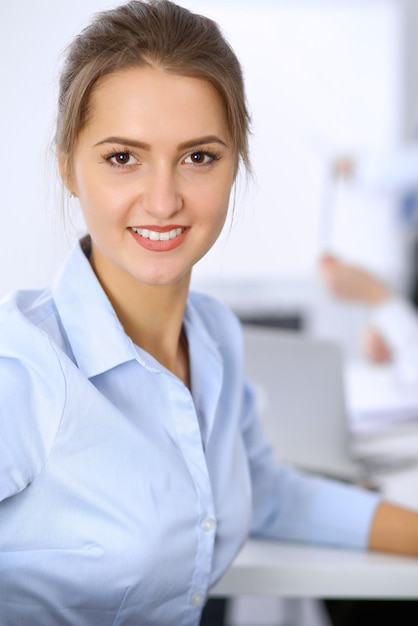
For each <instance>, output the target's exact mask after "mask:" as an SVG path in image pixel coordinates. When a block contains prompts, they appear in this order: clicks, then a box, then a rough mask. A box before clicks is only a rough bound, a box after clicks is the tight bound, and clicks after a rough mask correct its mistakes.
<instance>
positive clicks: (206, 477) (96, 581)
mask: <svg viewBox="0 0 418 626" xmlns="http://www.w3.org/2000/svg"><path fill="white" fill-rule="evenodd" d="M184 328H185V332H186V335H187V338H188V342H189V348H190V360H191V386H192V392H191V393H190V392H189V390H188V389H187V388H186V387H185V386H184V385H183V383H182V382H181V381H180V380H179V379H177V378H176V377H175V376H174V375H173V374H172V373H171V372H169V371H167V370H166V369H165V368H164V367H162V366H161V365H160V364H159V363H158V362H156V361H155V360H154V359H153V358H152V357H151V356H150V355H149V354H147V353H145V352H144V351H143V350H141V349H140V348H138V347H137V346H135V345H134V344H133V342H132V341H131V340H130V338H129V337H128V336H127V335H126V334H125V332H124V330H123V328H122V326H121V324H120V322H119V320H118V318H117V317H116V314H115V312H114V310H113V308H112V306H111V304H110V302H109V300H108V299H107V297H106V295H105V293H104V292H103V290H102V288H101V286H100V284H99V282H98V280H97V279H96V277H95V274H94V272H93V271H92V269H91V266H90V264H89V262H88V260H87V259H86V257H85V256H84V254H83V252H82V251H81V248H80V247H79V246H77V247H76V248H75V249H74V251H73V253H72V254H71V255H70V257H69V259H68V261H67V263H66V265H65V266H64V268H63V270H62V272H61V274H60V276H59V277H58V279H57V281H56V282H55V284H54V286H53V288H52V289H51V290H47V291H39V292H38V291H22V292H17V293H16V294H14V295H13V296H11V297H10V298H8V299H6V301H5V302H4V303H3V304H2V306H1V308H0V329H1V330H0V623H1V626H16V624H31V626H61V625H68V626H108V625H109V626H110V625H112V626H120V625H124V626H134V625H135V626H138V624H140V625H141V626H172V625H173V624H176V625H179V626H180V625H181V626H192V625H193V626H196V625H197V624H198V623H199V618H200V613H201V609H202V605H203V603H204V601H205V599H206V596H207V593H208V589H209V588H210V586H211V585H213V584H214V582H215V581H216V580H217V579H218V578H219V577H220V576H221V575H222V574H223V573H224V572H225V570H226V569H227V567H228V566H229V565H230V563H231V561H232V560H233V558H234V556H235V555H236V554H237V552H238V550H239V549H240V547H241V546H242V544H243V542H244V541H245V539H246V538H247V536H248V535H249V533H252V534H254V535H259V536H263V537H277V538H281V539H289V540H296V541H306V542H314V543H324V544H333V545H340V546H344V547H353V548H364V547H365V544H366V541H367V533H368V529H369V525H370V521H371V518H372V516H373V513H374V509H375V507H376V504H377V501H378V498H377V496H376V495H374V494H371V493H368V492H363V491H361V490H359V489H356V488H352V487H347V486H344V485H340V484H338V483H335V482H331V481H328V480H325V479H322V478H317V477H309V476H307V475H303V474H301V473H298V472H296V471H294V470H292V469H291V468H289V467H286V466H277V465H276V464H275V463H274V462H273V458H272V453H271V451H270V448H269V446H268V445H267V443H266V442H265V440H264V438H263V435H262V433H261V432H260V427H259V424H258V422H257V420H256V417H255V415H254V404H255V403H254V396H253V392H252V390H251V388H250V387H249V385H247V384H246V383H245V381H244V380H243V368H242V363H243V354H242V340H241V329H240V325H239V323H238V321H237V319H236V318H235V316H234V315H233V314H232V313H231V312H229V311H228V310H227V309H226V308H225V307H224V306H223V305H221V304H220V303H219V302H217V301H215V300H213V299H212V298H208V297H206V296H203V295H198V294H191V295H190V297H189V299H188V302H187V308H186V313H185V318H184ZM278 410H280V407H278Z"/></svg>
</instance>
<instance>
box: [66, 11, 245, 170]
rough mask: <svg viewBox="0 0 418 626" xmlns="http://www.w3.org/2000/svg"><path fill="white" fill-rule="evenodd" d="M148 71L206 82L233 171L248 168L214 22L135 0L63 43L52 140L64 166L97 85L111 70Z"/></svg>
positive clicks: (231, 79)
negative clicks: (215, 99) (219, 105)
mask: <svg viewBox="0 0 418 626" xmlns="http://www.w3.org/2000/svg"><path fill="white" fill-rule="evenodd" d="M150 65H151V66H152V65H158V66H159V67H161V68H163V69H164V70H165V71H167V72H172V73H176V74H180V75H184V76H191V77H195V78H201V79H204V80H207V81H208V82H210V83H211V84H212V85H213V86H214V87H215V89H217V91H218V92H219V94H220V95H221V97H222V99H223V102H224V104H225V110H226V115H227V120H228V125H229V128H230V131H231V136H232V139H233V142H234V146H235V151H236V158H237V168H238V165H239V162H240V160H241V161H242V162H243V164H244V166H245V167H246V168H247V170H249V169H250V163H249V154H248V127H249V116H248V112H247V108H246V104H245V93H244V84H243V77H242V71H241V67H240V64H239V62H238V60H237V57H236V56H235V54H234V52H233V50H232V49H231V47H230V46H229V44H228V43H227V41H226V40H225V38H224V37H223V35H222V33H221V31H220V29H219V27H218V26H217V24H216V23H215V22H213V21H212V20H210V19H208V18H206V17H203V16H201V15H197V14H194V13H191V12H190V11H188V10H187V9H185V8H182V7H180V6H178V5H176V4H174V3H173V2H170V1H169V0H149V1H148V2H141V1H139V0H134V1H131V2H128V3H127V4H124V5H121V6H119V7H117V8H115V9H113V10H109V11H104V12H102V13H98V14H97V15H96V16H95V18H94V19H93V21H92V22H91V24H90V25H89V26H87V27H86V28H85V29H84V30H83V31H82V32H81V33H80V34H79V35H78V36H77V37H76V38H75V39H74V41H73V42H72V43H71V44H70V46H69V48H68V53H67V58H66V61H65V64H64V67H63V70H62V74H61V79H60V94H59V106H58V119H57V130H56V136H55V143H56V146H57V148H58V149H59V151H60V152H61V153H62V154H63V155H64V157H66V159H67V162H68V166H69V168H71V159H72V156H73V153H74V148H75V144H76V141H77V138H78V135H79V133H80V131H81V130H82V129H83V127H84V126H85V125H86V123H87V121H88V116H89V102H90V96H91V93H92V90H93V88H94V86H95V84H96V83H97V81H98V80H99V79H100V78H102V77H104V76H106V75H109V74H111V73H113V72H117V71H118V70H122V69H126V68H130V67H143V66H150Z"/></svg>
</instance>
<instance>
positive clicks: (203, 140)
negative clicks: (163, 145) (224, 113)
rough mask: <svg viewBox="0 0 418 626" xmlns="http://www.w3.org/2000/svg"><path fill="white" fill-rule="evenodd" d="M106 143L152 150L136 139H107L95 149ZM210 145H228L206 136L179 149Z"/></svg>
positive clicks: (184, 144)
mask: <svg viewBox="0 0 418 626" xmlns="http://www.w3.org/2000/svg"><path fill="white" fill-rule="evenodd" d="M105 143H117V144H119V145H121V146H127V147H129V148H131V147H132V148H140V149H141V150H148V151H150V150H151V145H150V144H149V143H145V142H144V141H137V140H136V139H127V138H126V137H107V138H106V139H103V140H102V141H99V142H98V143H96V144H95V145H94V147H97V146H101V145H103V144H105ZM208 143H220V144H222V145H223V146H225V147H226V148H227V147H228V146H227V144H226V143H225V141H224V140H223V139H221V138H220V137H218V136H217V135H206V136H204V137H197V138H196V139H190V140H189V141H184V142H183V143H180V144H179V145H178V146H177V147H178V149H179V150H187V149H188V148H195V147H197V146H200V145H202V144H208Z"/></svg>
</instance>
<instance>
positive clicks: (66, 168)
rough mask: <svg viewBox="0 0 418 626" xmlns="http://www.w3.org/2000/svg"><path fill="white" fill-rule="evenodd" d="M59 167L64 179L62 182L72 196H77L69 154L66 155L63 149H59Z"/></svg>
mask: <svg viewBox="0 0 418 626" xmlns="http://www.w3.org/2000/svg"><path fill="white" fill-rule="evenodd" d="M57 158H58V169H59V173H60V176H61V179H62V182H63V183H64V185H65V186H66V188H67V189H68V191H69V192H70V194H71V196H76V195H77V194H76V193H75V189H74V184H73V177H72V174H71V168H70V164H69V159H68V156H66V155H64V154H63V152H61V150H57Z"/></svg>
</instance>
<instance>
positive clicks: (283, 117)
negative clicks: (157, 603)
mask: <svg viewBox="0 0 418 626" xmlns="http://www.w3.org/2000/svg"><path fill="white" fill-rule="evenodd" d="M181 4H184V5H185V6H188V7H190V8H192V9H196V10H198V11H201V12H202V13H205V14H207V15H210V16H212V17H214V18H215V19H216V20H217V21H219V22H220V24H221V25H222V27H223V30H224V32H225V33H226V35H227V36H228V38H229V39H230V41H231V42H232V44H233V46H234V47H235V49H236V51H237V53H238V56H239V57H240V59H241V61H242V63H243V66H244V70H245V77H246V82H247V90H248V97H249V102H250V108H251V112H252V115H253V127H254V136H253V140H252V152H253V162H254V168H255V171H256V184H255V185H252V186H251V188H250V189H249V190H248V192H247V193H239V194H238V197H237V201H236V219H235V222H236V223H235V225H234V227H233V230H232V233H231V234H229V235H228V236H227V237H226V238H222V240H221V241H220V242H219V244H218V245H217V247H216V249H215V250H214V252H213V253H212V254H210V255H209V256H208V258H207V259H206V260H204V261H203V262H202V263H201V264H200V265H199V266H198V268H197V270H196V272H195V276H196V278H195V280H196V281H199V280H205V279H207V278H212V277H218V276H220V275H221V276H223V277H224V278H225V279H228V278H239V279H242V278H247V277H250V278H257V277H259V276H264V277H266V276H275V275H283V274H285V275H289V276H298V277H304V276H309V275H310V273H311V272H312V267H313V265H314V262H315V258H316V255H317V253H318V251H319V249H320V247H321V245H322V244H323V243H324V242H326V243H327V244H328V245H330V246H331V247H333V248H335V249H337V250H339V251H343V252H345V253H347V254H348V255H352V256H354V257H356V256H357V257H358V258H359V259H363V260H365V262H367V263H369V264H371V265H372V266H373V265H374V266H375V267H377V268H380V269H381V270H382V273H387V274H390V273H391V272H392V273H393V272H394V273H395V274H396V272H397V271H398V270H397V263H398V262H395V260H396V259H398V258H400V257H399V241H400V240H399V238H398V237H397V236H396V231H395V236H394V231H393V219H394V216H393V206H394V205H393V202H392V200H388V199H384V198H381V197H378V198H367V199H365V198H364V197H363V196H362V195H361V194H360V195H359V194H357V193H353V192H352V191H350V190H344V189H339V190H337V196H334V199H333V200H332V202H331V203H329V206H331V209H332V210H333V211H334V213H335V221H334V227H333V228H332V229H328V232H326V233H325V234H324V233H323V232H322V235H321V236H320V235H319V233H318V223H319V221H320V216H321V212H323V210H324V204H325V199H324V194H325V191H326V190H325V182H324V181H325V179H326V173H327V164H328V162H329V159H330V157H331V156H332V155H333V154H334V153H336V152H339V151H342V150H344V151H345V150H349V151H352V152H354V153H362V152H364V151H367V150H368V149H370V148H376V147H377V148H378V149H380V148H382V149H383V148H385V149H386V148H388V147H390V146H391V145H393V144H394V143H396V142H397V141H398V140H399V137H400V135H401V129H402V114H403V111H404V104H403V101H402V98H403V95H402V94H403V85H402V80H403V74H402V71H401V69H402V68H401V64H402V53H401V52H402V40H401V36H402V21H401V19H400V8H399V7H400V6H401V4H400V3H398V2H397V0H257V1H255V0H254V1H253V2H249V1H248V0H237V1H236V2H233V1H229V2H224V1H221V0H187V1H183V2H181ZM113 5H114V3H113V2H106V1H105V0H71V2H69V1H68V0H42V2H40V3H35V2H33V1H32V0H21V1H20V2H16V3H15V2H8V3H2V4H1V7H0V55H1V59H2V64H3V67H2V70H3V71H2V78H1V80H2V84H1V94H2V97H1V100H0V102H1V105H0V106H1V107H2V111H1V112H2V115H1V116H0V135H1V138H2V142H3V149H2V150H1V151H0V168H1V169H0V171H1V180H2V185H1V188H2V189H1V190H2V208H1V214H0V294H1V293H3V292H4V291H6V290H9V289H12V288H15V287H17V286H25V287H33V286H38V285H43V284H46V283H48V282H49V281H50V279H51V277H52V275H53V274H54V273H55V271H56V269H57V267H58V266H59V264H60V263H61V260H62V258H63V257H64V256H65V254H66V253H67V250H68V247H69V245H70V244H71V242H72V240H73V237H71V230H70V236H69V240H68V239H67V238H66V236H65V232H64V226H63V223H62V218H61V207H60V197H59V194H57V193H56V189H55V185H54V183H53V181H54V170H53V168H52V170H51V166H48V162H47V158H46V149H47V145H48V142H49V140H50V139H51V137H52V134H53V124H54V111H55V98H56V75H57V72H58V68H59V65H60V58H59V57H60V53H61V51H62V49H63V47H64V46H65V44H66V42H68V40H69V39H70V38H71V37H72V36H73V35H74V34H75V33H76V32H77V31H78V30H79V29H80V27H81V26H82V25H83V24H84V23H85V22H86V21H87V20H88V18H89V17H90V15H91V14H92V13H94V12H96V11H97V10H102V9H104V8H107V7H109V6H113ZM322 230H324V229H322ZM370 242H372V245H370Z"/></svg>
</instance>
